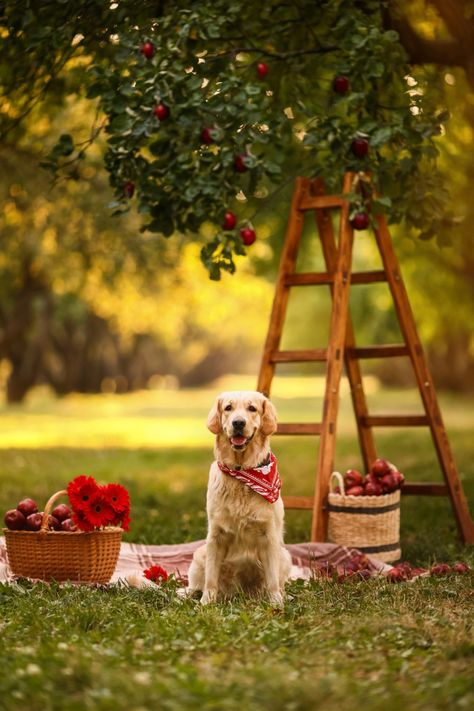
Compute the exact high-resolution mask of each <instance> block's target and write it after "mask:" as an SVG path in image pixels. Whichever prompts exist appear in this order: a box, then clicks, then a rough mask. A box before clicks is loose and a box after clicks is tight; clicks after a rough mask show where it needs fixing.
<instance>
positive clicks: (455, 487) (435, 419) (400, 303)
mask: <svg viewBox="0 0 474 711" xmlns="http://www.w3.org/2000/svg"><path fill="white" fill-rule="evenodd" d="M375 237H376V240H377V246H378V248H379V251H380V255H381V257H382V262H383V265H384V268H385V272H386V274H387V278H388V283H389V287H390V291H391V293H392V297H393V300H394V304H395V309H396V313H397V316H398V321H399V323H400V328H401V330H402V333H403V336H404V338H405V342H406V344H407V346H408V350H409V356H410V360H411V362H412V365H413V370H414V373H415V377H416V380H417V383H418V389H419V391H420V395H421V399H422V401H423V405H424V408H425V412H426V415H427V418H428V420H429V426H430V429H431V435H432V438H433V442H434V445H435V449H436V452H437V455H438V460H439V463H440V466H441V470H442V472H443V475H444V479H445V481H446V485H447V487H448V490H449V496H450V498H451V503H452V506H453V510H454V514H455V517H456V521H457V524H458V528H459V531H460V533H461V537H462V539H463V541H464V543H474V523H473V522H472V519H471V516H470V513H469V507H468V504H467V500H466V497H465V495H464V492H463V489H462V486H461V482H460V480H459V475H458V471H457V468H456V464H455V462H454V457H453V454H452V451H451V447H450V445H449V441H448V436H447V433H446V429H445V427H444V424H443V419H442V416H441V411H440V409H439V405H438V400H437V397H436V391H435V388H434V383H433V380H432V377H431V373H430V371H429V369H428V365H427V362H426V357H425V355H424V351H423V348H422V345H421V342H420V339H419V337H418V332H417V328H416V322H415V318H414V315H413V311H412V309H411V306H410V301H409V299H408V293H407V290H406V287H405V284H404V281H403V278H402V275H401V271H400V265H399V262H398V258H397V256H396V253H395V250H394V248H393V244H392V240H391V237H390V233H389V231H388V227H387V222H386V219H385V218H384V217H383V216H379V217H378V218H377V229H376V230H375Z"/></svg>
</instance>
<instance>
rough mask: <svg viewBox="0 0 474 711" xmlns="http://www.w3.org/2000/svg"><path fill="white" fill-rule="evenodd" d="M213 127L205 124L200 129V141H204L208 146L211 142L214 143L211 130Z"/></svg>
mask: <svg viewBox="0 0 474 711" xmlns="http://www.w3.org/2000/svg"><path fill="white" fill-rule="evenodd" d="M213 130H214V129H213V128H212V127H208V126H206V127H205V128H203V129H202V131H201V141H202V142H203V143H206V144H207V145H208V146H210V145H211V143H214V139H213V137H212V134H211V131H213Z"/></svg>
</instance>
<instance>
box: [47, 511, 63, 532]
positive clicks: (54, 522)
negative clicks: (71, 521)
mask: <svg viewBox="0 0 474 711" xmlns="http://www.w3.org/2000/svg"><path fill="white" fill-rule="evenodd" d="M48 528H49V529H50V530H51V531H52V530H54V531H60V530H61V524H60V522H59V521H58V519H57V518H56V516H51V514H50V515H49V516H48Z"/></svg>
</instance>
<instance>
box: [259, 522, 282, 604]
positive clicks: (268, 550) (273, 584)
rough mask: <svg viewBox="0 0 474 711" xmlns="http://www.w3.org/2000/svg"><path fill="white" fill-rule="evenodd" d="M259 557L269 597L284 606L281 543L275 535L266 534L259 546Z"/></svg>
mask: <svg viewBox="0 0 474 711" xmlns="http://www.w3.org/2000/svg"><path fill="white" fill-rule="evenodd" d="M259 548H260V552H259V557H260V560H261V562H262V567H263V577H264V583H265V587H266V590H267V593H268V599H269V601H270V602H271V603H272V605H275V606H276V607H282V606H283V594H282V591H281V589H280V548H281V543H280V541H279V539H278V538H277V537H276V536H275V537H274V536H271V535H269V536H265V537H264V538H263V541H262V543H261V545H260V546H259Z"/></svg>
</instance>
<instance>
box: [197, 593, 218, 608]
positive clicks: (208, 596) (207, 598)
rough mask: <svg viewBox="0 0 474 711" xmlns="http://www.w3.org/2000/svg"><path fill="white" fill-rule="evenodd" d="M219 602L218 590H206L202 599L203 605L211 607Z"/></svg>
mask: <svg viewBox="0 0 474 711" xmlns="http://www.w3.org/2000/svg"><path fill="white" fill-rule="evenodd" d="M216 601H217V590H213V589H209V590H204V592H203V594H202V597H201V605H210V604H211V603H213V602H216Z"/></svg>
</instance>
